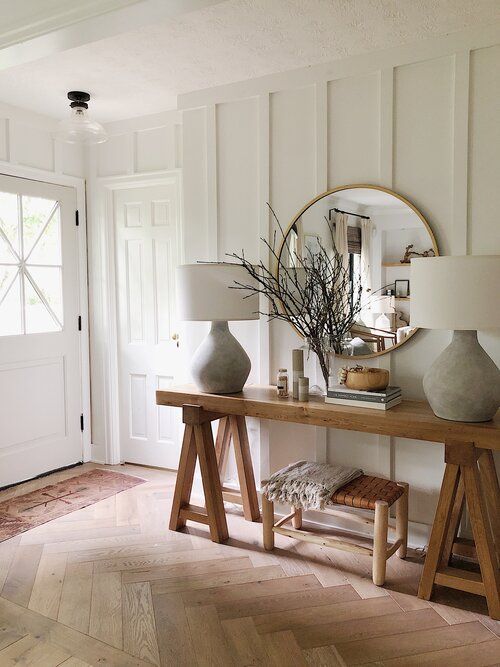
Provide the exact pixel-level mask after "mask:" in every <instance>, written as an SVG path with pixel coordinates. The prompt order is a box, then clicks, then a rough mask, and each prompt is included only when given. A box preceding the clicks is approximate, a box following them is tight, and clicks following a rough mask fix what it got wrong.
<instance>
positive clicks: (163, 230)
mask: <svg viewBox="0 0 500 667" xmlns="http://www.w3.org/2000/svg"><path fill="white" fill-rule="evenodd" d="M113 217H114V224H115V235H116V236H115V262H116V292H117V294H116V297H117V315H118V317H117V324H118V326H117V328H118V331H117V339H118V376H119V423H120V428H119V431H120V449H121V454H120V458H121V460H122V461H127V462H132V463H142V464H145V465H151V466H158V467H165V468H172V469H174V468H177V465H178V460H179V451H180V415H179V414H178V411H176V410H174V409H172V408H165V407H159V406H157V405H156V402H155V392H156V390H157V389H165V388H167V387H169V386H170V385H171V384H172V383H173V382H175V381H176V380H177V381H178V378H179V372H180V364H181V352H180V349H179V347H178V340H174V339H173V336H174V334H176V333H178V327H177V323H176V320H175V285H174V279H175V267H176V266H177V264H178V263H179V245H180V244H179V238H178V237H179V218H180V198H179V185H178V179H177V177H175V178H167V179H166V180H165V182H164V183H162V184H160V185H146V186H142V187H126V188H124V187H122V188H120V189H116V190H114V191H113Z"/></svg>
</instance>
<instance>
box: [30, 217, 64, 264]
mask: <svg viewBox="0 0 500 667" xmlns="http://www.w3.org/2000/svg"><path fill="white" fill-rule="evenodd" d="M27 263H28V264H51V265H58V266H60V265H61V263H62V262H61V212H60V209H59V206H58V207H57V210H56V211H55V213H54V214H53V215H52V219H51V220H50V222H49V224H48V225H47V227H45V229H44V230H43V232H42V234H41V236H40V238H39V239H38V241H37V242H36V244H35V246H34V248H33V250H32V251H31V253H30V255H29V257H28V259H27Z"/></svg>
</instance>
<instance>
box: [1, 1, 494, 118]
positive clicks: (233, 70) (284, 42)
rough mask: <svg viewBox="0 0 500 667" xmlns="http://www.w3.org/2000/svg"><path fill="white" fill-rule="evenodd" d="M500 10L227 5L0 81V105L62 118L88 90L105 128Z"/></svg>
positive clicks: (20, 69) (460, 5)
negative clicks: (75, 92)
mask: <svg viewBox="0 0 500 667" xmlns="http://www.w3.org/2000/svg"><path fill="white" fill-rule="evenodd" d="M499 18H500V2H499V0H474V1H471V0H229V1H227V2H221V3H220V4H217V5H214V6H211V7H208V8H206V9H202V10H199V11H196V12H192V13H190V14H184V15H183V16H181V17H179V18H177V19H173V20H169V21H165V22H163V23H158V24H155V25H149V26H147V27H143V28H141V29H138V30H136V31H133V32H128V33H126V34H121V35H118V36H115V37H110V38H108V39H104V40H102V41H99V42H94V43H93V44H87V45H85V46H81V47H78V48H75V49H71V50H68V51H64V52H62V53H58V54H55V55H53V56H50V57H47V58H44V59H42V60H39V61H37V62H34V63H29V64H26V65H19V66H17V67H13V68H11V69H7V70H4V71H2V72H0V100H1V101H3V102H7V103H9V104H14V105H17V106H21V107H25V108H31V109H34V110H37V111H38V112H41V113H46V114H49V115H53V116H56V117H61V116H63V115H64V113H65V109H66V99H65V94H66V92H67V90H70V89H83V90H89V91H90V92H91V93H92V94H93V96H94V103H93V106H92V109H93V111H94V115H95V117H96V118H98V119H99V120H102V121H110V120H117V119H121V118H130V117H133V116H140V115H145V114H149V113H156V112H159V111H163V110H166V109H169V108H173V107H174V106H175V102H176V95H177V94H179V93H185V92H190V91H193V90H199V89H202V88H209V87H212V86H216V85H221V84H225V83H231V82H234V81H241V80H245V79H249V78H253V77H257V76H262V75H265V74H272V73H276V72H283V71H286V70H289V69H295V68H299V67H304V66H308V65H315V64H319V63H322V62H328V61H330V60H335V59H338V58H344V57H346V56H350V55H356V54H361V53H367V52H370V51H376V50H380V49H384V48H388V47H391V46H397V45H401V44H406V43H411V42H416V41H420V40H422V39H425V38H428V37H431V36H434V35H442V34H445V33H449V32H455V31H458V30H462V29H464V28H467V27H471V26H476V25H481V24H487V23H491V22H492V21H494V20H498V19H499Z"/></svg>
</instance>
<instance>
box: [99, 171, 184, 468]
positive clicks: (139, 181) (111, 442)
mask: <svg viewBox="0 0 500 667" xmlns="http://www.w3.org/2000/svg"><path fill="white" fill-rule="evenodd" d="M172 181H173V182H174V184H175V186H176V188H177V192H178V197H179V215H178V217H177V223H176V238H177V253H178V254H177V256H178V257H179V258H180V261H181V262H183V261H184V242H183V228H184V226H183V218H184V216H183V201H182V170H181V169H168V170H163V171H157V172H153V173H145V174H134V175H126V176H106V177H100V178H99V177H98V178H96V179H95V185H96V191H97V201H98V202H99V208H98V211H96V213H95V217H96V219H97V220H99V229H100V242H101V248H102V252H101V259H102V263H103V265H102V269H103V277H104V279H103V281H102V287H101V297H102V303H103V309H102V317H103V330H104V331H105V332H106V335H105V339H104V340H103V345H104V348H105V349H104V352H105V353H104V354H103V369H102V371H103V378H104V395H105V400H104V403H105V404H104V418H105V443H104V444H105V451H104V459H105V460H104V461H103V463H107V464H110V465H117V464H119V463H121V462H122V458H121V446H120V403H119V360H118V303H117V298H116V287H117V282H116V242H115V225H114V222H115V221H114V206H113V195H114V192H115V191H116V190H124V189H131V188H144V187H148V186H155V185H166V184H167V183H169V182H172Z"/></svg>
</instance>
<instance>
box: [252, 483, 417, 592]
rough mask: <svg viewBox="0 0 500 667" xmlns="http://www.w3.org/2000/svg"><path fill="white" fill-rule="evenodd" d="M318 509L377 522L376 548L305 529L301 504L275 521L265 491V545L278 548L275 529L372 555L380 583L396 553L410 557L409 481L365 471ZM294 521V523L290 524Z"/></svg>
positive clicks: (292, 535) (269, 548)
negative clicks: (370, 514)
mask: <svg viewBox="0 0 500 667" xmlns="http://www.w3.org/2000/svg"><path fill="white" fill-rule="evenodd" d="M266 483H267V482H265V481H264V482H262V484H263V485H264V484H266ZM394 503H396V524H395V526H392V525H389V507H390V506H391V505H393V504H394ZM330 504H331V505H332V506H334V507H331V506H330ZM339 505H340V506H341V505H344V506H346V507H356V508H358V509H363V510H373V511H374V513H375V514H374V518H370V517H366V516H359V515H357V514H354V513H353V512H346V511H345V510H340V509H338V506H339ZM335 506H336V507H335ZM314 511H322V512H325V513H327V514H333V515H335V516H341V517H342V518H343V519H350V520H353V521H356V522H358V523H359V522H360V523H364V524H373V527H374V534H373V548H369V547H366V546H362V545H360V544H355V543H353V542H344V541H342V540H341V539H336V538H333V537H332V536H331V534H324V533H317V532H314V533H313V532H310V531H307V530H303V529H302V510H301V509H300V508H298V507H295V508H294V507H292V512H291V513H290V514H288V515H287V516H285V517H283V518H282V519H280V520H279V521H277V522H276V523H275V522H274V503H273V502H272V501H271V500H269V499H268V498H267V497H266V495H265V493H263V494H262V522H263V531H264V548H265V549H266V550H267V551H271V550H272V549H274V533H279V534H280V535H287V536H288V537H293V538H295V539H296V540H303V541H305V542H313V543H315V544H321V545H323V546H328V547H333V548H334V549H342V550H343V551H351V552H354V553H361V554H365V555H367V556H372V557H373V565H372V577H373V583H374V584H376V585H377V586H382V585H383V584H384V582H385V569H386V561H387V559H388V558H390V557H391V556H392V555H393V554H394V553H397V555H398V556H399V557H400V558H405V557H406V548H407V541H408V484H407V483H406V482H392V481H390V480H388V479H382V478H381V477H372V476H370V475H362V476H361V477H358V478H357V479H355V480H353V481H352V482H349V483H348V484H345V485H344V486H343V487H342V488H340V489H339V490H338V491H336V492H335V493H334V494H333V496H332V498H331V501H330V503H329V505H328V507H325V509H324V510H314ZM290 522H291V523H292V527H289V526H286V524H288V523H290ZM389 530H391V531H393V532H394V533H395V541H394V542H393V543H392V544H390V543H388V541H387V535H388V531H389Z"/></svg>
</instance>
